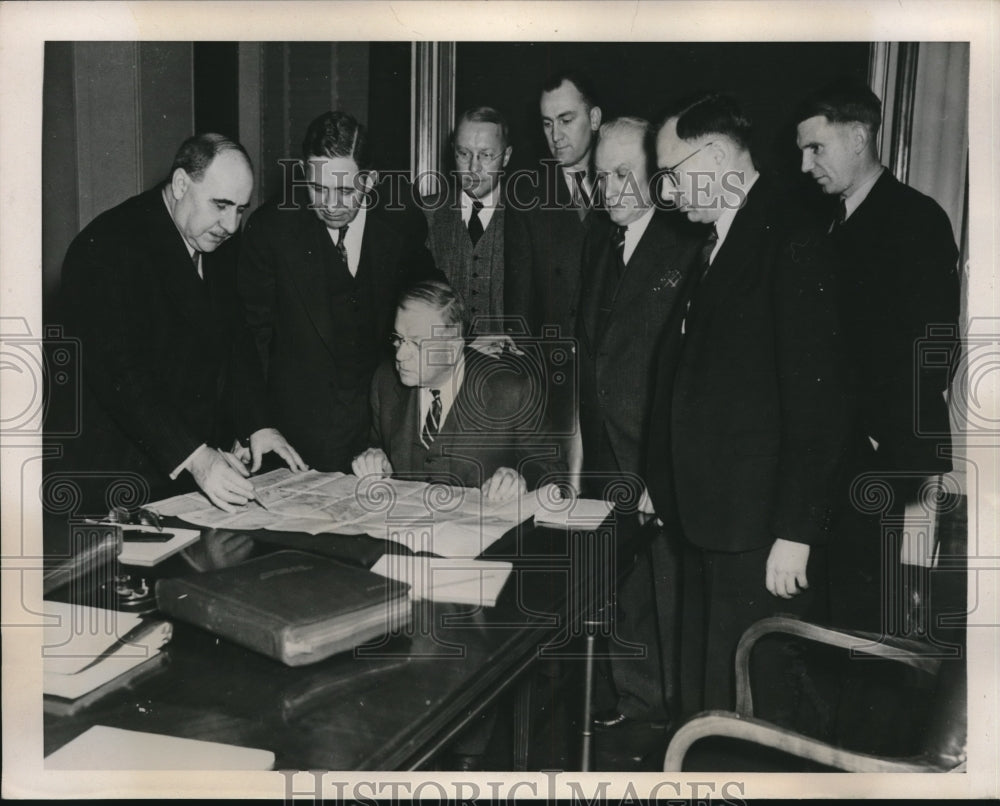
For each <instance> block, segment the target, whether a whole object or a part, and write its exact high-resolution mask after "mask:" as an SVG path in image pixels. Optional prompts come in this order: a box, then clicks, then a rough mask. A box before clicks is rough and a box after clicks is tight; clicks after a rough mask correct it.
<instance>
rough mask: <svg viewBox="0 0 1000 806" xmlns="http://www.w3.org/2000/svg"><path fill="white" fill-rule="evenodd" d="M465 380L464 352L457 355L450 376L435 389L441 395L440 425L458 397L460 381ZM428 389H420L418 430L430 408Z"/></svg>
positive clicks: (430, 395)
mask: <svg viewBox="0 0 1000 806" xmlns="http://www.w3.org/2000/svg"><path fill="white" fill-rule="evenodd" d="M464 380H465V353H464V351H463V352H462V353H460V354H459V356H458V361H457V362H456V364H455V367H454V368H453V369H452V371H451V375H450V376H449V377H448V378H446V379H445V380H443V381H440V384H441V385H440V386H437V387H435V388H436V389H437V390H438V391H439V392H440V393H441V424H442V425H443V424H444V421H445V419H446V418H447V417H448V412H449V411H451V407H452V405H453V404H454V402H455V398H457V397H458V390H459V389H461V388H462V381H464ZM433 397H434V396H433V395H432V394H431V390H430V387H427V386H421V387H420V420H419V421H418V423H417V426H418V428H422V427H423V423H424V420H426V419H427V412H428V411H430V408H431V400H432V399H433Z"/></svg>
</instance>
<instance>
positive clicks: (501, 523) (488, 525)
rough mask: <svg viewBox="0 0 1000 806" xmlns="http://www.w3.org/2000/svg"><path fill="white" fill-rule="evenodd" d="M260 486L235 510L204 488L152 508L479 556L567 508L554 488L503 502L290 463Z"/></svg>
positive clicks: (258, 481) (463, 490)
mask: <svg viewBox="0 0 1000 806" xmlns="http://www.w3.org/2000/svg"><path fill="white" fill-rule="evenodd" d="M253 483H254V491H255V494H256V499H257V500H254V501H251V502H250V503H249V504H247V505H246V506H244V507H242V508H240V509H239V510H238V511H237V512H234V513H233V512H223V511H222V510H220V509H217V508H216V507H215V506H213V505H212V503H211V502H210V501H209V500H208V499H207V498H206V497H205V496H204V495H202V494H201V493H188V494H187V495H179V496H175V497H173V498H168V499H166V500H164V501H159V502H157V503H155V504H152V505H150V506H149V509H153V510H155V511H156V512H158V513H159V514H160V515H162V516H164V517H177V518H181V519H182V520H185V521H188V522H189V523H193V524H196V525H198V526H202V527H209V528H214V529H246V530H252V529H274V530H278V531H283V532H305V533H307V534H312V535H315V534H320V533H322V532H330V533H336V534H369V535H371V536H372V537H379V538H383V539H386V540H392V541H394V542H396V543H400V544H402V545H404V546H406V547H407V548H409V549H410V550H412V551H415V552H417V551H425V552H428V553H431V554H439V555H441V556H443V557H478V556H479V555H480V554H482V552H483V551H485V550H486V549H487V548H489V547H490V545H492V544H493V543H494V542H496V541H497V540H499V539H500V538H501V537H502V536H503V535H504V534H505V533H507V532H508V531H510V530H511V529H512V528H514V527H515V526H517V525H518V524H519V523H523V522H524V521H526V520H528V519H529V518H531V517H533V516H534V515H535V514H536V513H538V512H539V511H541V510H543V509H544V510H553V509H559V508H560V507H564V506H565V505H564V504H563V503H562V500H561V498H560V496H559V492H558V490H557V488H556V487H555V486H552V485H550V486H546V487H542V488H540V489H538V490H535V491H534V492H531V493H528V494H526V495H523V496H520V497H519V498H514V499H512V500H510V501H507V502H506V503H503V504H500V505H496V504H489V503H487V502H486V501H484V500H483V496H482V493H480V491H479V490H478V489H476V488H471V487H449V486H445V485H442V484H427V483H425V482H418V481H407V480H404V479H392V478H390V479H359V478H358V477H356V476H349V475H346V474H344V473H320V472H318V471H316V470H307V471H305V472H300V473H293V472H292V471H290V470H288V469H285V468H282V469H280V470H274V471H271V472H270V473H265V474H263V475H261V476H256V477H254V479H253Z"/></svg>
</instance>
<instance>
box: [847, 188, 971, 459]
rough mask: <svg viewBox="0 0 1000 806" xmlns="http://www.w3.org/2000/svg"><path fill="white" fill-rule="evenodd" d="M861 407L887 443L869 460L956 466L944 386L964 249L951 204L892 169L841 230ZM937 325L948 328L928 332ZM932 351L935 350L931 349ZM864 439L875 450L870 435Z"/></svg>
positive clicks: (862, 424)
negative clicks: (944, 453)
mask: <svg viewBox="0 0 1000 806" xmlns="http://www.w3.org/2000/svg"><path fill="white" fill-rule="evenodd" d="M833 240H834V243H835V245H836V247H837V249H838V252H839V257H840V261H841V272H842V274H843V282H842V291H843V300H842V308H843V312H844V325H845V328H846V331H847V335H848V339H849V345H850V348H851V359H852V367H853V369H854V372H855V381H856V393H857V395H858V398H859V401H860V410H859V415H858V420H857V422H856V430H858V431H859V432H860V434H862V435H866V436H871V437H872V438H873V439H874V440H875V441H876V442H877V443H878V444H879V447H878V452H877V455H876V456H873V457H869V463H870V462H872V461H873V462H875V463H876V464H877V465H878V466H879V467H881V468H884V469H888V470H893V471H909V472H919V473H922V474H924V475H929V474H931V473H936V472H944V471H947V470H949V469H950V468H951V461H950V459H949V458H942V457H939V456H938V450H939V448H948V447H950V445H951V436H950V427H949V420H948V408H947V405H946V404H945V401H944V397H943V393H944V391H945V389H947V386H948V382H949V367H948V363H949V362H945V363H944V364H942V362H940V361H933V360H928V358H927V357H926V356H927V355H929V354H931V353H933V352H937V353H938V354H939V355H940V354H942V353H943V354H945V355H951V354H953V353H954V352H955V351H956V350H957V349H958V314H959V279H958V274H957V272H956V262H957V258H958V250H957V248H956V246H955V239H954V237H953V235H952V230H951V224H950V223H949V221H948V217H947V216H946V215H945V213H944V211H943V210H942V209H941V208H940V207H939V206H938V204H937V203H936V202H935V201H934V200H933V199H931V198H929V197H928V196H925V195H923V194H922V193H919V192H918V191H916V190H914V189H913V188H911V187H908V186H907V185H904V184H902V183H901V182H899V181H897V180H896V178H895V177H894V176H893V175H892V173H891V172H890V171H888V170H884V171H883V172H882V175H881V176H880V177H879V179H878V180H877V181H876V182H875V185H874V186H873V187H872V190H871V192H870V193H869V195H868V197H867V198H866V199H865V200H864V201H863V202H862V203H861V205H860V206H859V207H858V208H857V209H856V210H855V211H854V213H853V214H852V215H851V216H850V218H848V219H847V221H846V222H844V224H843V225H841V226H840V227H838V228H837V229H836V230H835V231H834V234H833ZM928 327H935V328H937V329H938V330H939V331H941V330H943V335H940V336H937V337H935V336H933V335H932V336H930V337H928V333H927V329H928ZM925 351H926V352H925ZM857 443H858V444H859V445H860V446H861V447H862V448H863V449H864V450H866V451H869V452H870V443H868V441H867V440H866V439H864V438H863V437H862V439H860V440H857Z"/></svg>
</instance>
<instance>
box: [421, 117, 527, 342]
mask: <svg viewBox="0 0 1000 806" xmlns="http://www.w3.org/2000/svg"><path fill="white" fill-rule="evenodd" d="M511 151H512V148H511V146H510V145H508V129H507V121H506V119H505V118H504V116H503V115H502V114H501V113H500V112H499V111H498V110H496V109H493V108H492V107H488V106H479V107H475V108H472V109H467V110H466V111H465V112H463V113H462V114H461V115H460V116H459V119H458V126H457V127H456V128H455V133H454V152H453V153H454V155H455V168H456V171H455V178H456V182H455V183H454V184H453V185H451V186H450V187H448V188H446V189H445V190H444V191H442V192H441V193H440V194H438V195H437V196H433V197H430V198H427V199H425V200H424V202H423V207H424V211H425V214H426V215H427V224H428V235H427V245H428V247H429V248H430V250H431V254H432V255H433V256H434V261H435V263H436V264H437V267H438V268H439V269H440V270H441V271H442V272H443V273H444V275H445V277H446V278H447V279H448V282H449V283H451V285H452V287H453V288H454V289H455V290H456V291H457V292H458V293H459V295H460V296H461V297H462V299H464V300H465V301H466V310H467V314H468V316H469V324H470V332H471V333H472V334H498V333H504V332H505V330H507V329H508V328H506V327H505V325H507V324H508V323H507V322H506V321H505V314H507V313H508V307H509V306H507V305H505V300H504V294H505V291H506V289H505V284H504V240H505V239H504V232H505V228H506V219H507V217H508V216H509V215H510V211H509V210H508V209H507V205H506V203H505V200H504V194H503V186H502V182H501V179H502V177H503V170H504V168H506V167H507V163H508V162H509V161H510V155H511ZM510 313H515V312H513V311H511V312H510Z"/></svg>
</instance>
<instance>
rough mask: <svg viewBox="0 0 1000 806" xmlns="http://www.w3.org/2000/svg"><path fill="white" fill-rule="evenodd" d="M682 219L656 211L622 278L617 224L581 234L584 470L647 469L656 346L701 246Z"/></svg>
mask: <svg viewBox="0 0 1000 806" xmlns="http://www.w3.org/2000/svg"><path fill="white" fill-rule="evenodd" d="M679 219H680V216H679V215H678V214H676V213H667V212H663V211H659V210H658V211H656V212H654V213H653V216H652V218H651V219H650V221H649V224H648V226H647V228H646V231H645V232H644V233H643V235H642V238H641V239H640V240H639V243H638V244H637V245H636V248H635V251H634V252H633V253H632V255H631V257H630V258H629V261H628V265H627V267H626V269H625V273H624V275H622V277H621V279H618V278H617V275H618V269H617V254H616V251H615V248H614V245H613V243H612V237H611V236H612V233H613V232H614V229H615V225H614V224H612V223H611V222H610V221H608V220H606V219H605V220H601V221H597V222H595V223H594V224H593V225H592V226H591V227H590V229H589V231H588V233H587V236H586V238H585V240H584V245H583V258H582V261H583V262H582V284H581V287H580V299H579V303H578V306H577V308H578V316H577V327H576V335H577V339H578V343H579V362H580V428H581V432H582V436H583V469H584V470H585V471H587V472H601V473H617V472H623V473H634V474H637V475H640V476H641V475H643V473H644V463H645V461H644V460H645V434H646V424H647V421H648V416H649V407H650V403H651V398H652V391H653V384H652V376H653V371H654V367H655V356H656V350H657V347H658V345H659V343H660V340H661V338H662V336H663V329H664V327H665V325H666V323H667V321H668V319H669V317H670V314H671V312H672V310H673V308H674V306H675V304H676V301H677V298H678V295H679V293H680V290H681V288H682V285H683V282H684V280H685V279H686V278H687V276H688V274H689V273H690V271H691V269H692V266H693V264H694V262H695V260H696V259H697V256H698V253H699V247H700V242H699V241H698V240H697V238H696V237H695V235H694V234H693V232H692V229H691V228H690V226H689V225H688V224H687V222H686V221H682V220H679ZM602 308H604V309H605V310H606V311H607V312H606V314H603V315H602V312H601V309H602Z"/></svg>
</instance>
